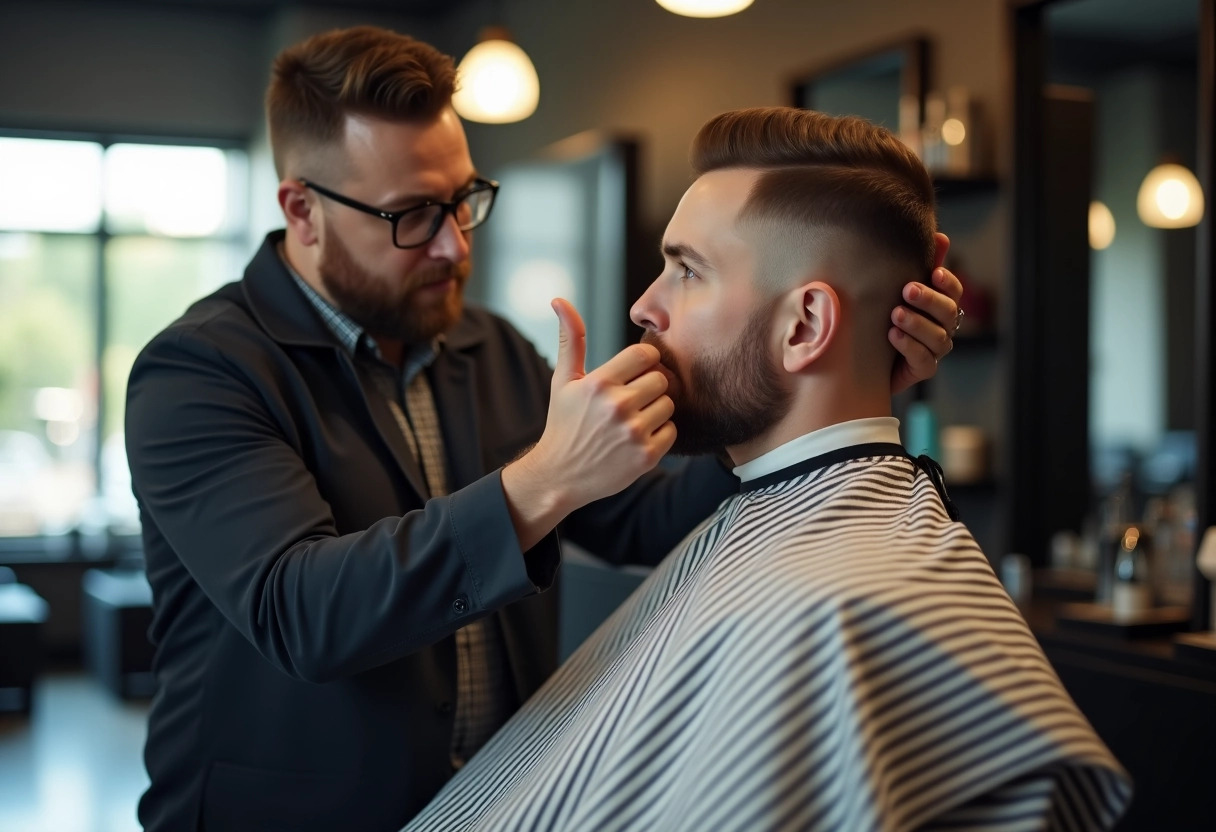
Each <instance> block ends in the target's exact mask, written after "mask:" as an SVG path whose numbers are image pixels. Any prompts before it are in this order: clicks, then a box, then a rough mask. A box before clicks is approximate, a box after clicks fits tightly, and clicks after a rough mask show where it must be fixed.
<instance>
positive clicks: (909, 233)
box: [692, 107, 937, 279]
mask: <svg viewBox="0 0 1216 832" xmlns="http://www.w3.org/2000/svg"><path fill="white" fill-rule="evenodd" d="M692 166H693V169H694V170H695V172H696V174H697V175H698V176H700V175H702V174H704V173H708V172H709V171H712V170H719V169H723V168H759V169H762V170H765V171H766V172H765V173H764V174H762V175H761V176H760V178H759V179H758V180H757V182H756V184H755V186H754V187H753V189H752V192H751V194H750V196H749V198H748V201H747V203H746V204H745V205H744V207H743V209H742V210H741V212H740V215H739V219H740V221H741V222H748V221H761V222H768V221H775V222H777V223H782V224H788V225H790V226H792V227H795V228H808V229H809V228H836V229H841V230H844V231H849V232H853V233H854V234H857V235H859V236H860V237H861V238H862V239H863V240H864V241H865V242H866V244H867V245H868V246H871V247H873V248H875V249H878V250H880V251H883V252H885V253H887V254H888V255H891V256H894V257H895V258H897V259H898V260H899V261H900V262H906V263H907V264H908V265H909V266H912V267H914V268H915V269H916V273H917V274H919V275H923V276H924V278H926V279H927V277H928V274H929V272H930V271H931V270H932V268H933V263H934V251H935V245H934V240H933V234H934V232H935V231H936V230H937V220H936V215H935V210H934V194H933V181H932V179H931V178H930V176H929V173H928V171H926V169H925V166H924V164H922V163H921V161H920V159H919V158H917V156H916V154H914V153H913V152H912V151H911V150H909V149H908V147H907V146H906V145H904V144H903V142H901V141H899V139H897V138H896V137H895V136H894V135H892V133H891V132H890V131H889V130H887V129H886V128H883V127H880V126H878V125H875V124H871V123H870V122H868V121H866V120H864V119H861V118H855V117H852V116H829V115H825V114H824V113H819V112H815V111H813V110H800V109H796V108H793V107H760V108H753V109H744V110H733V111H730V112H726V113H723V114H721V115H719V116H716V117H714V118H712V119H710V120H709V121H708V122H707V123H706V124H705V125H704V126H703V127H702V128H701V130H700V132H698V133H697V137H696V139H694V141H693V147H692Z"/></svg>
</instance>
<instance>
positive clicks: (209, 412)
mask: <svg viewBox="0 0 1216 832" xmlns="http://www.w3.org/2000/svg"><path fill="white" fill-rule="evenodd" d="M280 239H282V233H281V232H279V233H277V234H272V235H270V236H269V237H268V238H267V240H266V242H265V243H264V244H263V246H262V248H261V249H260V250H259V252H258V253H257V255H256V256H255V257H254V259H253V260H252V262H251V263H250V264H249V267H248V268H247V270H246V272H245V276H244V279H243V280H241V281H240V282H238V283H232V284H229V285H227V286H225V287H223V288H221V289H219V290H218V291H217V292H215V293H214V294H212V295H211V296H209V297H207V298H204V299H203V300H201V301H199V302H198V303H196V304H194V305H193V306H192V307H191V308H190V309H189V310H187V311H186V313H185V314H184V315H183V316H182V317H181V318H180V319H178V320H177V321H176V322H174V323H173V324H172V325H170V326H169V327H168V328H167V329H166V330H165V331H164V332H162V333H160V334H159V335H158V336H157V337H156V338H154V339H153V340H152V342H151V343H150V344H149V345H148V346H147V347H146V348H145V349H144V350H143V352H142V353H141V354H140V356H139V358H138V360H137V361H136V363H135V366H134V369H133V370H132V372H131V378H130V384H129V390H128V402H127V424H126V441H127V451H128V456H129V458H130V465H131V474H132V482H133V486H134V490H135V495H136V498H137V499H138V501H139V505H140V513H141V518H142V521H143V534H144V546H145V556H146V559H147V571H148V579H149V581H150V582H151V584H152V589H153V599H154V600H153V606H154V617H153V623H152V629H151V637H152V639H153V641H154V642H155V643H156V646H157V652H156V660H155V672H156V676H157V680H158V683H159V689H158V692H157V695H156V698H155V700H154V701H153V704H152V710H151V714H150V717H149V726H148V740H147V746H146V749H145V761H146V764H147V768H148V773H149V776H150V778H151V786H150V787H149V789H148V791H147V793H146V794H145V795H144V797H143V799H142V800H141V802H140V806H139V817H140V821H141V822H142V823H143V824H144V826H145V828H146V829H147V830H151V831H152V832H157V831H158V830H191V829H199V828H205V829H208V830H246V829H248V830H279V829H282V830H297V831H300V832H304V831H306V830H350V831H351V832H354V831H355V830H388V829H396V828H398V827H400V826H401V825H402V824H404V823H405V822H406V821H408V820H409V819H410V817H412V816H413V815H414V814H415V813H416V812H417V811H418V810H420V809H421V808H422V807H423V806H424V805H425V804H426V803H427V801H428V800H429V799H430V798H431V797H432V796H433V795H434V794H435V793H436V792H437V791H438V790H439V788H440V787H441V786H442V785H443V783H444V782H445V781H446V780H447V779H448V778H449V777H450V775H451V764H450V761H449V756H448V755H449V747H450V742H451V734H452V726H453V716H454V712H455V708H454V705H455V696H456V678H455V677H456V655H455V647H454V639H453V638H452V633H453V632H454V631H455V630H457V629H458V628H460V627H462V626H463V625H465V624H467V623H469V622H470V621H472V620H474V619H476V618H478V617H481V616H485V615H487V614H493V615H496V616H498V620H499V624H500V627H501V630H502V634H503V640H504V642H505V645H506V651H507V661H508V664H509V667H510V673H511V678H512V679H513V681H514V686H515V691H514V694H515V695H516V696H517V697H518V701H520V702H522V701H524V700H525V699H526V698H527V697H528V696H529V695H530V694H531V693H532V692H533V691H534V690H535V689H536V688H537V687H538V686H539V685H540V683H541V682H542V681H544V679H545V678H546V677H547V676H548V675H549V674H550V673H551V672H552V671H553V670H554V668H555V666H556V656H557V648H556V644H557V635H556V628H557V616H556V611H557V599H556V592H555V591H554V590H550V591H548V592H544V593H543V594H538V591H540V590H545V589H548V588H549V587H551V586H552V585H553V582H554V577H555V573H556V570H557V566H558V540H557V535H556V533H555V534H550V535H549V536H548V537H546V538H545V539H544V540H543V541H542V542H541V543H539V544H537V546H535V547H534V548H533V549H531V550H530V551H529V552H527V553H523V552H521V551H520V549H519V545H518V542H517V539H516V536H515V531H514V528H513V526H512V524H511V519H510V516H509V514H508V512H507V506H506V502H505V500H504V498H503V492H502V486H501V480H500V467H501V466H502V465H504V464H505V463H506V462H508V461H510V460H511V459H512V458H513V457H515V456H516V455H517V454H518V453H519V452H520V451H521V450H522V449H524V448H525V447H527V446H528V445H529V444H531V443H532V442H534V441H535V440H537V439H539V438H540V435H541V432H542V430H543V428H544V424H545V418H546V415H547V408H548V399H549V383H550V375H551V373H550V369H549V367H548V366H547V365H546V363H545V362H544V360H543V359H542V358H541V357H540V356H539V355H538V354H537V352H536V351H535V349H533V347H532V346H531V345H530V344H529V343H528V342H527V341H526V340H525V339H524V338H523V337H522V336H521V335H520V334H519V333H518V332H516V331H515V330H514V329H513V328H512V327H511V326H510V325H509V324H507V323H506V322H504V321H503V320H501V319H499V318H497V317H495V316H493V315H491V314H489V313H487V312H485V311H482V310H478V309H473V308H469V309H466V311H465V313H464V315H463V316H462V318H461V319H460V321H459V322H458V323H457V324H456V325H455V327H454V328H453V329H452V330H451V331H450V332H448V334H447V338H446V344H445V345H444V347H443V348H442V349H441V350H440V353H439V356H438V358H437V359H436V360H435V362H434V364H433V365H432V366H431V367H430V368H429V369H428V370H427V373H428V378H429V380H430V383H431V387H432V389H433V392H434V397H435V403H436V407H437V409H438V412H439V416H440V421H441V424H442V427H443V440H444V447H445V450H446V454H447V465H448V471H449V478H450V482H451V494H450V495H448V496H445V497H438V498H435V499H430V500H427V499H425V496H424V495H425V494H426V490H425V488H424V486H423V484H422V483H423V479H422V475H421V473H420V471H419V468H418V465H417V463H416V462H415V461H414V460H413V458H412V456H411V454H410V451H409V449H408V447H407V446H406V443H405V439H404V437H403V436H402V434H401V430H400V428H399V427H398V425H397V423H396V421H395V420H394V417H393V415H392V413H391V411H390V410H389V407H388V404H387V402H386V401H384V400H383V399H382V398H380V397H377V396H371V397H369V396H366V395H365V394H364V390H370V389H374V388H373V387H372V385H371V384H369V383H361V382H360V377H359V374H360V373H361V372H363V371H362V370H361V369H359V368H358V366H357V365H356V364H355V362H353V361H352V359H351V357H350V355H349V354H348V353H347V352H346V351H345V350H344V349H343V348H342V347H341V345H340V344H339V342H338V341H337V339H336V338H335V337H334V335H333V334H332V333H331V332H330V331H329V329H328V328H327V326H326V325H325V323H324V322H323V321H322V320H321V318H320V316H319V315H318V313H317V312H316V310H315V309H314V308H313V307H312V306H311V305H310V304H309V302H308V300H307V299H306V298H305V297H304V296H303V294H302V293H301V292H300V290H299V288H298V287H297V286H296V285H295V284H294V281H293V278H292V277H291V275H290V274H289V273H288V272H287V270H286V269H285V268H284V266H283V264H282V262H281V261H280V260H279V258H278V255H277V254H276V251H275V244H276V243H277V241H278V240H280ZM736 487H737V481H735V480H734V478H733V477H731V476H730V475H729V474H728V473H727V472H726V471H725V469H724V468H723V467H722V466H721V465H720V464H718V463H717V462H716V461H713V460H708V459H705V460H696V461H694V462H692V463H690V464H688V465H687V466H686V467H685V468H684V469H683V471H682V472H681V473H679V474H675V475H672V474H665V473H654V474H652V475H649V476H647V477H645V478H644V479H643V480H642V481H640V482H638V483H636V484H635V485H634V486H632V487H631V488H629V489H627V490H626V491H624V492H622V493H621V494H619V495H617V496H616V497H612V498H609V499H606V500H601V501H599V502H598V503H595V504H592V505H590V506H588V507H586V508H584V509H582V510H580V511H579V512H576V513H575V514H574V515H572V516H571V517H570V518H569V519H568V520H567V521H566V523H565V524H563V526H562V532H563V534H564V535H566V536H568V537H569V538H570V539H572V540H574V541H577V542H578V543H580V544H582V545H584V546H586V547H587V548H588V549H590V550H591V551H593V552H595V553H597V554H599V555H601V556H603V557H605V558H608V559H610V560H613V561H618V562H620V561H625V560H629V561H634V562H655V561H657V560H658V559H659V558H661V557H662V556H663V555H664V554H665V553H666V552H667V551H668V550H670V549H671V548H672V547H673V546H674V545H675V544H676V543H677V542H678V541H679V540H680V539H681V538H682V537H683V536H684V534H685V533H687V532H688V531H689V530H691V529H692V528H693V526H695V525H696V523H697V522H698V521H700V520H701V519H703V518H704V517H706V516H707V515H708V514H709V513H710V512H711V511H712V510H713V508H714V507H715V506H716V505H717V504H718V503H719V502H720V501H721V500H722V499H723V498H724V497H726V496H727V495H728V494H729V493H731V492H732V491H733V490H734V489H735V488H736Z"/></svg>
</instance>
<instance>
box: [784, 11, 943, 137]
mask: <svg viewBox="0 0 1216 832" xmlns="http://www.w3.org/2000/svg"><path fill="white" fill-rule="evenodd" d="M890 52H899V53H902V54H903V57H904V67H903V70H902V72H901V73H900V84H899V87H900V89H899V94H900V96H901V97H902V96H905V95H911V96H915V98H916V101H917V120H918V122H919V123H921V124H923V123H924V120H925V95H926V93H927V92H928V90H929V58H930V45H929V39H928V38H927V37H924V36H922V35H913V36H911V37H905V38H900V39H898V40H894V41H888V42H886V43H884V44H880V45H879V46H876V47H871V48H868V49H865V50H861V51H857V52H851V53H848V54H845V55H841V56H840V57H837V58H833V59H831V60H830V61H827V62H822V63H818V64H814V65H813V66H810V67H807V68H805V69H803V70H800V71H798V72H794V73H791V75H790V80H789V82H788V84H787V87H788V89H789V104H790V106H792V107H801V106H803V105H802V100H803V97H804V96H805V94H806V91H807V88H808V87H810V86H811V85H812V84H814V83H815V81H816V79H818V78H822V77H823V76H824V75H828V74H829V73H832V72H835V71H838V70H841V69H845V68H846V67H849V66H852V65H853V64H857V63H861V62H863V61H866V60H869V59H871V58H876V57H878V56H879V55H885V54H887V53H890ZM891 129H892V131H893V132H894V131H895V129H896V127H892V128H891Z"/></svg>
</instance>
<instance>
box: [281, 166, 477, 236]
mask: <svg viewBox="0 0 1216 832" xmlns="http://www.w3.org/2000/svg"><path fill="white" fill-rule="evenodd" d="M300 184H301V185H303V186H304V187H305V188H312V189H313V190H314V191H316V192H317V193H319V194H321V196H324V197H328V198H329V199H332V200H333V201H334V202H340V203H342V204H343V205H346V206H348V207H350V208H354V209H355V210H356V211H362V212H363V213H365V214H371V215H372V216H375V217H380V218H381V219H384V220H388V221H389V222H390V223H392V226H393V245H395V246H396V247H397V248H417V247H418V246H422V245H426V244H427V243H429V242H430V241H431V240H433V239H434V238H435V235H436V234H438V233H439V229H440V228H442V227H443V222H444V219H445V218H446V217H447V215H448V214H451V215H452V216H453V217H455V218H456V225H458V226H460V230H461V231H471V230H472V229H474V228H476V227H477V226H479V225H481V224H482V223H483V222H485V221H486V217H488V216H490V209H491V208H493V207H494V197H495V196H497V194H498V183H497V182H492V181H490V180H488V179H476V180H474V181H473V184H472V185H470V186H469V188H468V190H466V191H464V192H463V193H462V194H459V195H458V196H457V197H456V198H455V199H454V200H452V201H451V202H439V201H437V200H427V201H426V202H424V203H422V204H421V205H414V206H412V207H410V208H406V209H405V210H403V211H381V210H380V209H379V208H376V207H374V206H371V205H367V204H365V203H362V202H359V201H358V200H354V199H351V198H350V197H348V196H342V194H339V193H335V192H334V191H331V190H329V189H328V188H322V187H321V186H320V185H318V184H316V183H315V182H309V181H308V180H307V179H301V180H300Z"/></svg>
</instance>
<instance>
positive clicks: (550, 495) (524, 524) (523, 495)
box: [502, 454, 577, 552]
mask: <svg viewBox="0 0 1216 832" xmlns="http://www.w3.org/2000/svg"><path fill="white" fill-rule="evenodd" d="M502 491H503V496H504V497H505V498H506V501H507V511H508V512H509V513H510V515H511V523H512V525H514V526H515V535H516V537H518V538H519V548H520V550H521V551H524V552H526V551H528V550H529V549H531V548H532V547H533V546H535V545H536V544H537V543H539V542H540V541H541V540H543V539H544V538H545V536H546V535H548V534H549V533H550V532H552V531H553V530H554V529H555V528H557V524H558V523H560V522H561V521H562V520H564V519H565V518H566V515H568V514H569V513H570V512H571V511H573V510H574V509H575V508H577V506H573V505H569V497H568V496H567V495H566V494H564V493H563V489H562V488H561V486H560V485H558V484H557V483H556V482H555V480H554V479H553V477H550V476H548V475H546V474H545V473H544V472H542V471H540V470H538V469H537V467H536V466H535V465H533V464H532V463H531V461H530V460H529V459H528V456H527V455H526V454H525V455H524V456H521V457H520V458H518V459H516V460H515V461H514V462H512V463H510V464H509V465H507V467H505V468H503V470H502Z"/></svg>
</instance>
